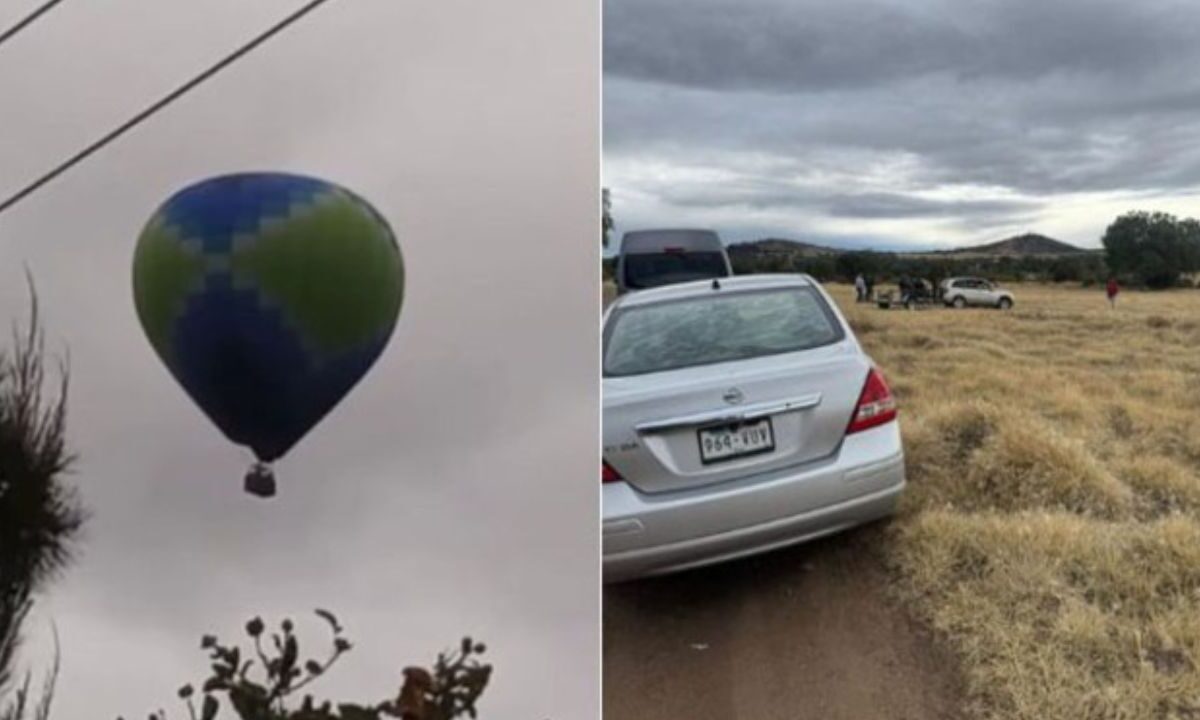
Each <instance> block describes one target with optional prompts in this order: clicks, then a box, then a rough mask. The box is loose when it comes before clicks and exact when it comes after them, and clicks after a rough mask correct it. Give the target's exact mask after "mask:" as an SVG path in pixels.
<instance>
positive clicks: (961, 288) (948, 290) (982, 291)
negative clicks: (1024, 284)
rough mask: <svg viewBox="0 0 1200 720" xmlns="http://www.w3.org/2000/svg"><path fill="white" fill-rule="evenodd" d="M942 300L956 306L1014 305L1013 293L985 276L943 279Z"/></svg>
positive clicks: (1004, 308) (1001, 307)
mask: <svg viewBox="0 0 1200 720" xmlns="http://www.w3.org/2000/svg"><path fill="white" fill-rule="evenodd" d="M942 302H944V303H946V304H947V305H952V306H954V307H956V308H965V307H968V306H973V307H994V308H1000V309H1001V310H1007V309H1009V308H1011V307H1012V306H1013V295H1012V293H1011V292H1009V291H1007V290H1004V289H1002V288H999V287H997V286H996V285H995V284H994V283H992V282H990V281H988V280H984V279H983V278H975V277H961V278H950V279H948V280H943V281H942Z"/></svg>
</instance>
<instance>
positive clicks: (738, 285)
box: [612, 273, 816, 309]
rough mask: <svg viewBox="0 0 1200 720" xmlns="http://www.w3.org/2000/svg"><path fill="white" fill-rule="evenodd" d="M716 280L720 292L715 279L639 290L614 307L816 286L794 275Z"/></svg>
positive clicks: (807, 277) (751, 276)
mask: <svg viewBox="0 0 1200 720" xmlns="http://www.w3.org/2000/svg"><path fill="white" fill-rule="evenodd" d="M716 281H717V283H718V284H719V285H720V289H719V290H713V280H711V279H709V280H696V281H693V282H685V283H675V284H672V285H663V286H660V287H656V288H649V289H646V290H638V291H636V292H631V293H629V294H627V295H622V296H621V297H619V298H617V300H616V301H614V302H613V304H612V307H613V309H616V308H617V307H635V306H638V305H651V304H654V303H659V302H664V301H668V300H682V299H686V298H691V297H700V296H703V295H707V294H709V293H713V292H722V291H729V290H770V289H774V288H786V287H811V286H813V285H815V284H816V281H815V280H813V279H812V277H811V276H809V275H800V274H792V273H771V274H761V275H737V276H734V277H723V278H717V279H716Z"/></svg>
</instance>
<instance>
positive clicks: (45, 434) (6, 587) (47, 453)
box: [0, 281, 85, 720]
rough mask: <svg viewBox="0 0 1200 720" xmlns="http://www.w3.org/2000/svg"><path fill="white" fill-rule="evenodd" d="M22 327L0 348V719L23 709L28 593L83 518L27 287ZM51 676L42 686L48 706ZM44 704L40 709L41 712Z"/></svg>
mask: <svg viewBox="0 0 1200 720" xmlns="http://www.w3.org/2000/svg"><path fill="white" fill-rule="evenodd" d="M30 295H31V310H30V318H29V326H28V328H27V329H25V330H21V329H20V327H17V328H16V329H15V331H14V333H13V340H14V342H13V346H12V348H11V349H10V350H9V351H7V352H4V351H0V719H2V720H10V719H11V718H20V717H22V716H23V715H24V713H25V712H26V711H27V710H28V709H32V708H30V707H29V706H30V690H29V676H28V675H26V679H25V682H24V684H22V685H19V686H18V687H15V688H14V687H13V680H14V675H15V672H16V670H15V667H14V665H15V662H16V651H17V646H18V644H19V641H20V631H21V625H22V622H23V621H24V619H25V618H26V616H27V615H28V613H29V610H30V608H31V606H32V603H33V597H34V595H35V593H36V592H37V591H38V590H40V589H41V588H42V587H43V585H44V584H45V583H46V582H47V581H48V580H49V579H50V578H52V577H53V576H54V575H55V573H57V572H58V571H60V570H61V569H62V568H64V567H65V566H66V564H67V562H68V561H69V560H70V558H71V550H72V546H73V541H74V540H75V538H76V536H77V534H78V532H79V530H80V528H81V526H82V525H83V522H84V519H85V513H84V511H83V509H82V507H81V505H80V503H79V501H78V499H77V498H76V495H75V493H74V492H73V490H72V489H70V488H69V487H67V486H66V485H64V483H63V475H64V474H65V473H66V472H67V471H68V469H69V468H70V466H71V464H72V462H73V457H72V455H71V454H70V452H68V450H67V448H66V438H65V435H66V432H65V431H66V417H67V405H66V402H67V378H68V373H67V369H66V365H65V364H60V368H59V370H60V384H59V393H58V397H57V398H55V399H53V400H50V399H48V398H47V397H46V395H45V394H44V388H45V381H46V358H45V339H44V335H43V332H42V329H41V325H40V322H39V318H38V305H37V294H36V292H34V290H33V284H32V281H31V282H30ZM52 687H53V674H52V675H51V677H50V679H49V680H48V682H47V688H46V693H45V697H44V701H45V702H47V703H48V699H49V696H50V694H51V693H52ZM48 709H49V708H48V704H47V707H46V711H48Z"/></svg>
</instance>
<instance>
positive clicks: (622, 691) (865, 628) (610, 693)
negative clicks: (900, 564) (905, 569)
mask: <svg viewBox="0 0 1200 720" xmlns="http://www.w3.org/2000/svg"><path fill="white" fill-rule="evenodd" d="M885 540H886V536H885V533H884V530H883V528H882V526H880V525H875V526H870V527H866V528H862V529H859V530H855V531H851V532H849V533H844V534H842V535H840V536H837V537H833V538H830V539H827V540H823V541H819V542H816V543H812V544H809V545H805V546H801V547H797V548H793V549H789V550H784V551H780V552H776V553H771V554H768V555H764V556H762V557H759V558H752V559H749V560H744V561H740V562H736V563H732V564H726V565H721V566H716V567H712V568H707V569H702V570H698V571H693V572H689V573H684V574H680V575H675V576H668V577H665V578H657V579H653V580H647V581H641V582H636V583H631V584H624V585H616V586H609V587H607V588H606V589H605V591H604V717H605V718H608V719H610V720H616V719H617V718H622V719H625V718H630V719H635V720H642V719H645V720H659V719H662V720H666V719H667V718H671V719H681V720H682V719H687V720H709V719H712V720H716V719H717V718H720V719H721V720H731V719H733V718H748V719H750V718H752V719H754V720H773V719H776V718H778V719H779V720H784V719H786V720H808V719H809V718H812V719H813V720H818V719H819V720H950V719H951V718H954V719H957V718H959V717H961V716H962V712H961V700H960V694H959V687H958V680H957V678H956V676H955V673H954V671H953V667H954V665H953V662H952V661H951V660H950V658H947V657H945V656H943V655H942V653H941V652H940V651H939V650H937V648H936V647H935V645H934V643H933V642H932V641H931V639H930V638H929V637H928V636H927V635H926V634H925V633H924V631H923V630H922V629H921V628H920V627H919V626H918V625H917V624H916V623H914V622H912V621H911V620H910V619H909V618H908V617H907V615H906V614H905V613H904V611H903V610H902V609H901V608H900V607H898V606H897V605H896V604H895V603H894V602H892V601H890V600H889V599H888V596H887V585H888V576H887V572H886V570H885V568H884V567H883V565H882V563H881V561H880V559H879V554H878V548H879V547H880V543H882V542H884V541H885Z"/></svg>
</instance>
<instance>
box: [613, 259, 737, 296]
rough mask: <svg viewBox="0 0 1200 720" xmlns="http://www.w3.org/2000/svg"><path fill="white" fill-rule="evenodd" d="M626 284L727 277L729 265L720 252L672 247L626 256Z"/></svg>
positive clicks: (634, 287)
mask: <svg viewBox="0 0 1200 720" xmlns="http://www.w3.org/2000/svg"><path fill="white" fill-rule="evenodd" d="M624 267H625V273H624V274H625V278H624V279H625V287H627V288H629V289H631V290H640V289H644V288H650V287H658V286H660V285H671V284H674V283H680V282H689V281H692V280H707V279H708V278H714V277H725V276H726V275H728V274H729V268H728V267H726V265H725V258H724V256H723V255H722V254H721V253H719V252H687V251H676V252H672V251H668V252H663V253H653V254H641V253H638V254H631V255H626V256H625V258H624Z"/></svg>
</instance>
